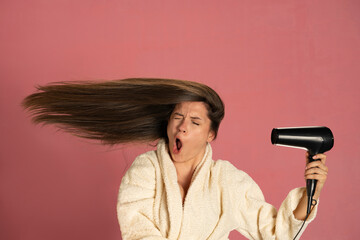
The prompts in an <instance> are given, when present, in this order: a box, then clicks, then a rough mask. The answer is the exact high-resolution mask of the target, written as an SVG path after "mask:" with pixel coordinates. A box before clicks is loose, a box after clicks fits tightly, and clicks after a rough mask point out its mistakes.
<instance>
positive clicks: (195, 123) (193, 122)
mask: <svg viewBox="0 0 360 240" xmlns="http://www.w3.org/2000/svg"><path fill="white" fill-rule="evenodd" d="M192 123H193V124H195V125H197V126H199V125H200V124H199V123H197V122H192Z"/></svg>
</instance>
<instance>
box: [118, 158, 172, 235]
mask: <svg viewBox="0 0 360 240" xmlns="http://www.w3.org/2000/svg"><path fill="white" fill-rule="evenodd" d="M155 187H156V179H155V167H154V166H153V163H152V162H151V159H149V158H148V157H146V156H145V155H140V156H139V157H137V158H136V159H135V161H134V162H133V164H132V165H131V167H130V168H129V170H128V171H127V172H126V174H125V176H124V177H123V179H122V181H121V185H120V190H119V197H118V204H117V214H118V220H119V224H120V228H121V233H122V238H123V239H124V240H135V239H147V240H165V239H166V238H164V237H162V235H161V232H160V230H159V229H158V228H157V226H156V224H155V223H154V216H153V206H154V197H155V190H156V189H155Z"/></svg>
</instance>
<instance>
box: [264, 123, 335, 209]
mask: <svg viewBox="0 0 360 240" xmlns="http://www.w3.org/2000/svg"><path fill="white" fill-rule="evenodd" d="M271 143H272V144H275V145H279V146H285V147H293V148H301V149H305V150H307V151H308V152H309V162H312V161H317V160H316V159H313V158H312V157H313V156H314V155H316V154H318V153H324V152H326V151H329V150H330V149H331V148H332V147H333V146H334V136H333V134H332V132H331V130H330V129H329V128H327V127H291V128H274V129H273V130H272V132H271ZM316 183H317V180H314V179H308V180H307V181H306V191H307V197H308V204H307V215H309V214H310V211H311V205H312V202H313V196H314V193H315V188H316Z"/></svg>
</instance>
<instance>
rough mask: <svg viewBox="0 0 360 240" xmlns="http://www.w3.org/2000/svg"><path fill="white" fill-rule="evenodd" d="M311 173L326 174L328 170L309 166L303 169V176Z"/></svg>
mask: <svg viewBox="0 0 360 240" xmlns="http://www.w3.org/2000/svg"><path fill="white" fill-rule="evenodd" d="M311 174H317V175H328V171H326V170H323V169H321V168H309V169H307V170H306V171H305V176H306V175H311Z"/></svg>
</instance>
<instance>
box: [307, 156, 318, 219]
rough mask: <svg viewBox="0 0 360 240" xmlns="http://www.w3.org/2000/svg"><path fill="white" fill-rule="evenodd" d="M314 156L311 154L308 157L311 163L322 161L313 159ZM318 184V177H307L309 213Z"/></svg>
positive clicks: (308, 212)
mask: <svg viewBox="0 0 360 240" xmlns="http://www.w3.org/2000/svg"><path fill="white" fill-rule="evenodd" d="M313 156H315V155H309V157H308V160H309V163H311V162H314V161H320V159H313ZM316 184H317V180H316V179H307V180H306V193H307V196H308V207H307V214H310V210H311V205H312V202H313V196H314V194H315V190H316Z"/></svg>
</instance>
